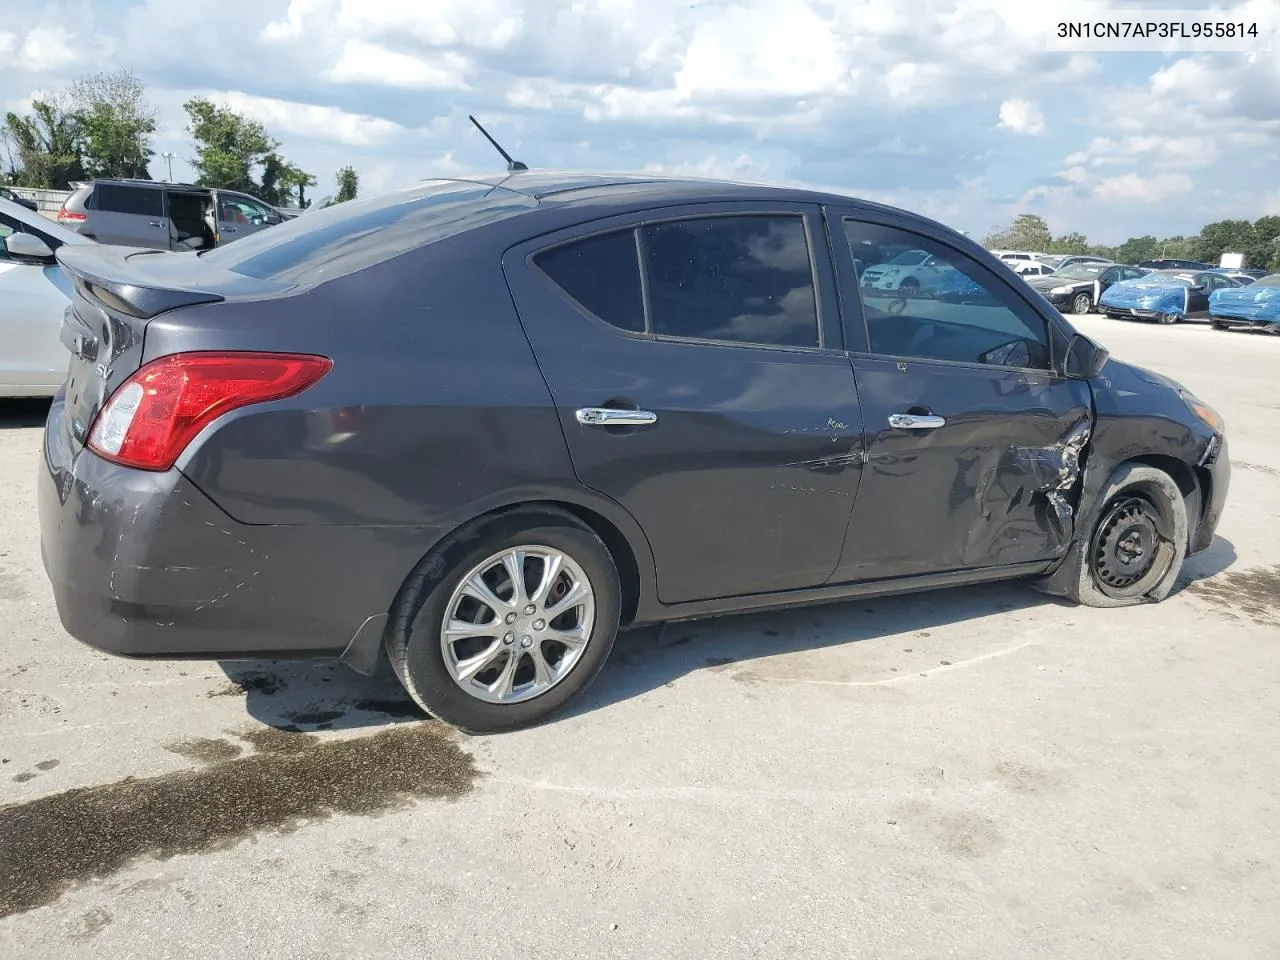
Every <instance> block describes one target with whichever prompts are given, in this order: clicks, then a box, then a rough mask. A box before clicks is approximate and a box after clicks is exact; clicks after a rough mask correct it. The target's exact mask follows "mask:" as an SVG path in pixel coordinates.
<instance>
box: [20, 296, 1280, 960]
mask: <svg viewBox="0 0 1280 960" xmlns="http://www.w3.org/2000/svg"><path fill="white" fill-rule="evenodd" d="M1078 325H1079V326H1080V327H1081V328H1082V329H1083V330H1084V331H1085V332H1087V333H1089V334H1092V335H1094V336H1096V337H1098V338H1099V339H1100V340H1101V341H1102V342H1103V343H1104V344H1106V345H1107V346H1108V347H1110V348H1111V349H1112V351H1113V352H1114V353H1115V354H1117V355H1118V356H1121V357H1123V358H1125V359H1129V360H1133V361H1136V362H1138V363H1141V364H1144V365H1147V366H1150V367H1153V368H1154V369H1157V370H1159V371H1161V372H1164V373H1167V374H1169V375H1170V376H1173V377H1174V378H1175V379H1178V380H1181V381H1182V382H1183V383H1185V384H1186V385H1187V386H1188V387H1190V388H1191V389H1192V390H1194V391H1195V392H1196V393H1198V394H1199V395H1200V396H1201V397H1202V398H1203V399H1204V400H1206V401H1208V402H1210V403H1212V404H1214V405H1215V406H1217V407H1218V409H1219V410H1220V411H1221V412H1222V413H1223V414H1224V416H1225V417H1226V420H1227V423H1228V432H1229V438H1230V450H1231V456H1232V460H1233V462H1234V467H1235V469H1234V474H1233V478H1232V490H1231V495H1230V499H1229V503H1228V507H1227V511H1226V515H1225V517H1224V519H1223V522H1222V525H1221V528H1220V530H1219V539H1218V540H1217V541H1216V542H1215V544H1214V545H1213V547H1212V548H1211V549H1210V550H1209V551H1207V552H1206V553H1204V554H1202V555H1200V556H1198V557H1196V558H1194V559H1192V560H1190V561H1189V562H1188V564H1187V566H1186V568H1185V571H1184V578H1183V584H1182V586H1181V587H1180V589H1179V590H1178V591H1177V592H1176V593H1175V594H1174V595H1173V596H1172V597H1170V599H1168V600H1167V601H1166V602H1164V603H1163V604H1160V605H1156V606H1148V607H1142V608H1137V609H1126V610H1118V611H1104V610H1095V609H1086V608H1078V607H1072V606H1068V605H1064V604H1060V603H1058V602H1056V601H1054V600H1052V599H1050V598H1048V597H1045V596H1042V595H1040V594H1038V593H1035V592H1033V591H1031V590H1030V589H1028V588H1026V587H1025V586H1022V585H1019V584H1012V585H994V586H989V587H983V588H966V589H961V590H955V591H946V592H938V593H933V594H925V595H919V596H915V597H904V598H895V599H885V600H874V601H862V602H852V603H844V604H838V605H832V606H825V607H814V608H810V609H807V610H801V611H793V612H786V613H775V614H766V615H754V616H740V617H733V618H726V619H722V620H718V621H707V622H702V623H694V624H676V625H670V626H668V627H667V628H665V629H664V630H662V631H655V630H646V631H637V632H635V633H633V634H629V635H624V636H623V637H622V638H621V640H620V641H619V645H618V648H617V650H616V652H615V655H614V658H613V660H612V661H611V663H610V665H609V667H608V668H607V669H606V671H605V672H604V674H602V676H601V677H600V679H599V680H598V681H597V683H596V685H595V687H593V688H592V690H591V691H589V694H588V697H587V698H586V699H585V700H584V701H583V702H581V703H580V704H579V705H578V706H577V707H576V708H575V709H574V710H573V711H572V712H571V713H570V714H568V715H566V716H564V717H562V718H560V719H559V720H558V721H557V722H554V723H551V724H548V725H546V726H543V727H541V728H539V729H536V730H531V731H527V732H521V733H516V734H510V735H505V736H500V737H490V738H467V737H463V736H460V735H456V734H452V733H450V732H449V731H447V730H444V729H441V727H440V725H439V724H436V723H433V722H430V721H422V720H420V719H418V718H417V717H416V716H415V715H414V714H413V713H412V711H410V710H409V709H408V705H407V704H406V702H405V700H404V698H403V696H402V694H401V693H400V691H399V689H398V688H397V687H396V685H395V683H394V681H393V680H391V679H389V678H388V677H386V676H380V677H377V678H373V679H367V678H362V677H359V676H357V675H355V674H353V673H350V672H348V671H346V670H345V669H344V668H341V667H337V666H334V665H331V664H279V663H241V664H217V663H135V662H127V661H121V660H117V659H112V658H108V657H105V656H102V655H99V654H96V653H94V652H92V651H91V650H89V649H87V648H85V647H83V646H81V645H79V644H77V643H75V642H74V641H72V640H70V639H69V638H68V637H67V636H66V635H65V634H64V633H63V632H62V630H61V627H60V626H59V623H58V620H57V615H56V612H55V610H54V608H53V603H52V600H51V598H50V595H49V591H48V588H47V585H46V582H45V579H44V574H43V571H42V569H41V565H40V554H39V544H38V540H37V529H36V517H35V496H34V489H33V486H34V482H35V477H36V473H37V463H38V458H39V449H40V432H39V427H38V424H39V422H40V419H41V417H42V414H43V410H41V408H40V407H39V406H38V405H30V404H22V405H8V406H4V407H0V761H2V762H0V804H7V805H9V806H6V807H4V808H3V809H0V956H3V957H12V958H25V957H50V958H52V957H58V958H76V957H94V958H101V957H111V958H125V957H146V958H158V957H174V958H187V957H195V956H244V957H280V958H312V957H314V958H327V957H339V956H347V957H379V958H380V957H397V958H402V957H415V958H428V957H442V958H444V957H449V958H456V957H485V958H490V957H493V958H505V957H511V958H517V957H518V958H530V957H554V958H557V960H563V958H573V957H590V958H601V957H615V956H616V957H623V956H627V957H634V956H644V957H659V956H679V957H685V956H687V957H696V958H711V957H778V958H797V957H822V958H832V957H858V958H878V957H884V958H888V957H911V958H927V957H936V958H941V957H962V958H969V957H972V958H975V960H977V958H981V960H994V958H1010V960H1013V958H1017V960H1025V958H1028V957H1038V958H1039V957H1063V958H1066V957H1070V958H1081V957H1106V958H1112V957H1116V958H1119V957H1133V958H1142V960H1149V958H1152V957H1186V958H1197V960H1204V958H1219V957H1220V958H1231V960H1249V958H1272V960H1274V958H1275V957H1277V956H1280V910H1277V908H1276V905H1277V904H1278V903H1280V380H1278V379H1277V371H1280V337H1269V336H1266V335H1257V334H1254V335H1249V334H1235V333H1220V332H1215V331H1212V330H1210V329H1209V328H1208V326H1207V325H1205V324H1197V323H1189V324H1184V325H1178V326H1175V327H1160V326H1155V325H1150V324H1136V323H1133V324H1131V323H1122V322H1117V321H1109V320H1105V319H1103V318H1100V317H1086V318H1083V319H1079V323H1078Z"/></svg>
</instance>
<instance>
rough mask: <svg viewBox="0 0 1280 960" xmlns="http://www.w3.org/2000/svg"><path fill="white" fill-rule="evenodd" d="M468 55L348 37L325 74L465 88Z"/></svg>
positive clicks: (350, 80) (343, 79)
mask: <svg viewBox="0 0 1280 960" xmlns="http://www.w3.org/2000/svg"><path fill="white" fill-rule="evenodd" d="M469 69H470V65H469V63H468V62H467V58H466V57H464V56H462V55H461V54H457V53H453V52H449V51H446V52H444V53H440V54H436V55H434V56H432V57H430V58H427V57H415V56H411V55H409V54H406V53H397V52H396V51H394V50H388V49H386V48H385V47H381V46H379V45H378V44H375V43H369V42H367V41H364V40H348V41H347V42H346V43H345V44H344V45H343V48H342V57H341V59H339V60H338V62H337V64H336V65H335V66H334V67H333V69H332V70H330V71H328V72H327V73H326V74H325V76H326V78H327V79H329V80H332V81H333V82H334V83H373V84H379V85H382V86H388V87H408V88H410V89H419V90H431V89H434V90H465V89H467V81H466V74H467V71H468V70H469Z"/></svg>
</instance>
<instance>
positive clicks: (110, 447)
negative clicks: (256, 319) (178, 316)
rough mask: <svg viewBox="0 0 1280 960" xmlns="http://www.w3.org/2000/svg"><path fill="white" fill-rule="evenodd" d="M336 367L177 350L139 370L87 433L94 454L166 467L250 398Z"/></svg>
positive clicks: (258, 399)
mask: <svg viewBox="0 0 1280 960" xmlns="http://www.w3.org/2000/svg"><path fill="white" fill-rule="evenodd" d="M332 367H333V361H331V360H330V359H329V358H328V357H317V356H311V355H309V354H296V353H204V352H201V353H178V354H173V355H172V356H168V357H161V358H160V359H159V360H154V361H152V362H151V363H148V364H147V365H146V366H144V367H142V369H140V370H139V371H138V372H137V373H135V374H134V375H133V376H131V377H130V378H129V379H128V380H126V381H125V382H124V383H122V384H121V385H120V387H119V389H117V390H116V391H115V393H113V394H112V395H111V398H110V399H109V400H108V401H107V402H106V404H105V405H104V406H103V407H102V410H101V412H100V413H99V414H98V417H97V419H96V420H95V421H94V424H93V429H92V430H91V431H90V433H89V441H88V446H89V449H90V450H92V451H93V452H94V453H96V454H97V455H98V456H100V457H102V458H104V459H106V460H111V461H113V462H114V463H119V464H121V465H123V466H126V467H135V468H137V469H139V470H168V469H169V468H170V467H172V466H173V464H174V461H175V460H177V459H178V457H179V456H180V455H181V453H182V451H183V450H185V449H186V447H187V444H189V443H190V442H191V441H192V439H194V438H195V436H196V434H198V433H199V432H200V431H201V430H203V429H204V428H205V427H207V426H208V425H209V424H210V423H212V422H213V421H214V420H216V419H217V418H218V417H220V416H222V415H223V414H224V413H229V412H230V411H232V410H237V409H239V408H240V407H245V406H248V405H249V404H251V403H264V402H266V401H268V400H283V399H285V398H286V397H292V396H294V395H295V394H298V393H301V392H302V391H303V390H305V389H307V387H309V386H311V385H312V384H314V383H315V382H316V381H317V380H319V379H320V378H321V377H323V376H324V375H325V374H326V373H328V372H329V370H330V369H331V368H332Z"/></svg>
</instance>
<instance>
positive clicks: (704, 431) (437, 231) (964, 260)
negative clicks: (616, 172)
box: [38, 172, 1230, 731]
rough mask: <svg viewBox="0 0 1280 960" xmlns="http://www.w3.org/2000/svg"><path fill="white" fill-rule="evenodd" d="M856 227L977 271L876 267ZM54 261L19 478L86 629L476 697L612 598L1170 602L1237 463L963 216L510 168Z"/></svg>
mask: <svg viewBox="0 0 1280 960" xmlns="http://www.w3.org/2000/svg"><path fill="white" fill-rule="evenodd" d="M864 247H873V248H876V249H892V248H894V247H898V248H904V249H920V250H925V251H928V252H929V253H930V254H931V255H933V256H935V257H938V258H939V259H940V260H942V261H943V262H945V263H946V264H948V265H949V266H950V267H951V268H952V269H954V270H956V271H958V272H960V273H963V274H964V275H965V276H967V277H968V278H969V280H970V282H972V283H973V284H974V285H976V286H977V287H980V288H981V289H983V290H985V291H986V294H987V296H986V299H985V300H982V301H981V302H977V303H974V302H963V303H960V302H957V303H948V302H944V301H941V300H937V299H931V298H913V299H904V298H903V297H902V296H901V295H900V294H899V293H898V292H896V291H893V290H880V289H870V288H866V287H863V286H862V285H860V284H859V282H858V276H857V274H856V270H855V267H854V259H853V255H852V251H853V250H859V249H863V248H864ZM59 258H60V261H61V263H62V265H63V268H64V269H65V270H66V272H67V273H68V274H69V275H70V276H71V277H73V278H74V280H75V286H76V295H75V300H74V303H73V308H72V310H69V311H68V314H67V318H66V321H65V327H64V330H63V333H62V339H63V342H64V343H66V344H67V345H68V347H69V348H70V350H71V360H70V365H69V376H68V381H67V383H66V385H65V386H64V388H63V389H62V390H61V391H60V392H59V394H58V396H57V397H56V398H55V399H54V402H53V404H52V407H51V409H50V412H49V419H48V423H47V426H46V429H45V436H44V456H43V457H42V460H41V468H40V469H41V474H42V475H41V477H40V478H39V493H38V497H39V505H40V526H41V542H42V552H43V557H44V561H45V567H46V570H47V571H48V575H49V578H50V580H51V582H52V585H53V591H54V596H55V597H56V600H57V606H58V611H59V614H60V616H61V618H62V622H63V624H64V625H65V626H66V629H67V630H68V631H69V632H70V633H71V634H72V636H74V637H77V638H79V639H80V640H82V641H85V642H87V643H89V644H91V645H93V646H95V647H98V648H100V649H103V650H107V651H111V652H114V653H118V654H126V655H129V656H134V657H203V658H224V659H226V658H230V659H236V658H248V657H257V656H267V657H279V656H289V655H301V656H326V657H337V658H340V659H341V660H343V661H344V662H346V663H348V664H350V665H351V666H353V667H355V668H357V669H359V670H363V671H370V670H372V669H373V668H374V666H375V665H376V664H377V662H378V660H379V658H380V657H381V656H383V651H384V650H385V654H386V655H387V656H388V657H389V659H390V663H391V665H392V666H393V668H394V669H395V671H396V672H397V674H398V675H399V677H400V679H401V680H402V681H403V683H404V686H405V688H406V689H407V690H408V692H409V694H410V695H411V696H412V697H413V698H414V699H415V700H416V701H417V702H418V703H419V704H420V705H421V706H422V707H423V708H424V709H425V710H427V711H429V712H431V713H433V714H435V715H436V716H438V717H441V718H443V719H444V720H447V721H449V722H451V723H454V724H456V725H458V726H460V727H462V728H464V729H467V730H472V731H494V730H501V729H506V728H511V727H516V726H520V725H523V724H527V723H530V722H533V721H536V720H539V719H541V718H543V717H544V716H546V715H548V714H550V713H551V712H552V711H554V710H556V709H557V708H559V707H561V706H563V705H564V704H565V703H566V702H567V701H568V700H570V698H572V697H573V696H574V695H575V694H578V693H580V692H581V691H582V690H583V689H584V688H585V687H586V686H587V685H588V684H589V683H590V682H591V680H592V678H594V677H595V676H596V674H597V673H598V672H599V671H600V669H601V668H602V666H603V665H604V663H605V660H606V658H607V657H608V655H609V651H610V649H611V647H612V645H613V641H614V636H615V632H616V631H617V630H618V629H619V627H620V625H622V626H625V625H633V624H639V623H646V622H657V621H664V620H671V619H676V618H693V617H700V616H711V615H715V614H722V613H728V612H732V611H742V610H754V609H760V608H765V607H776V606H787V605H794V604H800V603H808V602H815V601H826V600H837V599H842V598H849V597H865V596H870V595H881V594H890V593H900V592H907V591H914V590H923V589H928V588H933V587H941V586H954V585H958V584H967V583H976V582H982V581H991V580H1004V579H1013V578H1028V579H1030V580H1032V581H1034V582H1035V583H1036V584H1037V585H1038V586H1039V587H1040V589H1042V590H1045V591H1047V592H1049V593H1053V594H1058V595H1061V596H1064V597H1069V598H1071V599H1073V600H1075V601H1077V602H1081V603H1086V604H1090V605H1095V606H1119V605H1126V604H1137V603H1142V602H1150V601H1157V600H1161V599H1163V598H1164V597H1165V596H1166V595H1167V594H1168V593H1169V591H1170V589H1171V588H1172V586H1173V584H1174V582H1175V580H1176V579H1177V577H1178V575H1179V570H1180V569H1181V567H1182V563H1183V558H1184V557H1185V556H1187V555H1188V554H1192V553H1196V552H1198V551H1200V550H1203V549H1204V548H1205V547H1206V546H1207V545H1208V544H1209V542H1210V541H1211V540H1212V538H1213V535H1214V529H1215V527H1216V526H1217V524H1218V519H1219V516H1220V515H1221V512H1222V509H1223V503H1224V501H1225V498H1226V495H1227V487H1228V474H1229V469H1230V468H1229V464H1228V458H1227V449H1226V440H1225V437H1224V433H1223V424H1222V421H1221V420H1220V419H1219V417H1218V415H1217V414H1216V413H1214V412H1213V411H1212V410H1211V409H1210V408H1209V407H1207V406H1205V405H1204V404H1203V403H1202V402H1201V401H1200V400H1198V399H1196V398H1195V397H1194V396H1192V395H1191V394H1189V393H1188V392H1187V391H1186V390H1184V389H1182V388H1181V387H1180V386H1179V385H1178V384H1176V383H1174V382H1173V381H1171V380H1168V379H1166V378H1164V377H1162V376H1160V375H1158V374H1155V373H1151V372H1148V371H1146V370H1142V369H1139V368H1137V367H1132V366H1129V365H1128V364H1125V363H1122V362H1120V361H1118V360H1115V359H1109V358H1108V355H1107V351H1106V350H1105V349H1103V348H1102V347H1100V346H1099V345H1097V344H1096V343H1094V342H1093V341H1091V340H1090V339H1089V338H1087V337H1085V336H1082V335H1080V334H1078V333H1076V332H1075V331H1074V330H1073V329H1072V327H1071V326H1070V325H1069V324H1068V323H1067V321H1066V320H1065V319H1064V318H1062V317H1061V316H1060V315H1059V314H1058V313H1057V312H1056V311H1054V310H1053V309H1051V308H1050V306H1049V305H1048V304H1047V303H1046V302H1045V301H1044V300H1043V299H1042V298H1040V297H1037V296H1034V295H1032V293H1031V291H1029V290H1028V289H1027V288H1026V286H1025V285H1024V284H1023V283H1022V282H1021V281H1020V280H1019V279H1018V278H1017V277H1016V276H1014V274H1013V273H1011V272H1010V271H1009V270H1008V268H1007V267H1005V266H1004V265H1002V264H1000V263H999V262H998V261H997V260H995V259H994V258H993V257H992V256H991V255H990V254H988V253H986V252H985V251H984V250H983V249H982V248H981V247H979V246H978V245H977V244H975V243H974V242H972V241H971V240H969V239H967V238H966V237H964V236H962V235H960V234H958V233H956V232H954V231H952V230H949V229H947V228H945V227H943V226H940V225H939V224H937V223H935V222H933V221H930V220H927V219H924V218H922V217H919V216H914V215H912V214H908V213H905V212H902V211H899V210H895V209H892V208H889V207H884V206H879V205H875V204H871V203H864V202H860V201H857V200H852V199H849V198H845V197H840V196H837V195H828V194H821V193H814V192H809V191H804V190H797V189H783V188H777V187H772V188H771V187H758V186H745V185H735V184H729V183H721V182H706V181H694V180H663V179H659V178H653V177H639V176H637V177H634V178H607V177H592V176H569V175H555V174H546V173H534V172H523V173H518V174H514V175H512V174H506V173H504V174H502V175H501V176H495V177H492V178H486V179H480V180H450V181H432V182H426V183H422V184H419V185H415V186H413V187H411V188H408V189H404V190H401V191H397V192H393V193H389V194H385V195H383V196H379V197H371V198H366V199H358V200H353V201H349V202H347V203H342V204H337V205H334V206H332V207H329V208H326V209H323V210H318V211H316V212H314V213H308V214H307V215H305V216H301V217H298V218H297V219H296V220H292V221H290V222H288V223H285V224H282V225H281V226H278V227H273V228H272V229H271V230H266V231H263V232H262V233H260V234H258V235H256V236H253V237H249V238H247V239H245V240H242V241H240V242H238V243H235V244H232V245H231V246H228V247H224V248H219V249H215V250H211V251H208V252H206V253H202V254H200V255H198V256H197V255H192V254H180V253H159V252H152V251H132V250H129V249H126V248H121V247H107V246H100V245H99V246H93V247H82V248H75V249H72V248H70V247H64V248H62V249H61V250H60V251H59ZM850 616H856V614H854V613H850Z"/></svg>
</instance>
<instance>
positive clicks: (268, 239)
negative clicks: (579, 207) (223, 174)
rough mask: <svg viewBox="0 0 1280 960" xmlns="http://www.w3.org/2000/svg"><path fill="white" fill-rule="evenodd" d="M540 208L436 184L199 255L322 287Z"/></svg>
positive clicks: (520, 198) (477, 189)
mask: <svg viewBox="0 0 1280 960" xmlns="http://www.w3.org/2000/svg"><path fill="white" fill-rule="evenodd" d="M536 206H537V201H536V200H532V199H530V198H529V197H526V196H524V195H523V194H519V193H515V192H514V191H511V190H505V189H503V188H501V187H492V186H488V185H486V184H476V183H465V182H455V181H432V182H429V183H424V184H415V185H414V186H413V187H409V188H406V189H402V190H396V191H393V192H391V193H385V194H380V195H377V196H374V197H369V198H367V199H363V200H348V201H346V202H345V203H336V204H334V205H333V206H330V207H325V208H324V209H323V210H317V211H314V212H310V213H303V214H302V215H301V216H299V217H297V218H296V219H294V220H289V221H288V222H286V223H283V224H280V225H279V226H274V227H268V228H267V229H265V230H262V231H261V232H259V233H255V234H253V235H252V236H249V237H246V238H245V239H243V240H237V241H236V242H235V243H232V244H228V245H227V246H225V247H218V248H216V249H214V250H210V251H209V252H208V253H203V254H201V255H200V256H201V259H202V260H206V261H208V262H209V264H210V265H216V266H217V267H219V268H220V269H223V270H232V271H234V272H236V273H241V274H244V275H245V276H250V277H255V278H257V279H259V280H274V281H278V282H280V283H323V282H324V281H326V280H333V279H334V278H336V277H343V276H347V275H348V274H351V273H355V272H356V271H358V270H363V269H365V268H366V267H371V266H373V265H374V264H378V263H382V262H383V261H385V260H390V259H392V258H393V257H397V256H400V255H401V254H403V253H408V252H409V251H410V250H414V249H416V248H418V247H421V246H424V245H426V244H428V243H434V242H436V241H437V240H443V239H446V238H448V237H451V236H454V235H455V234H459V233H462V232H464V231H466V230H470V229H472V228H474V227H480V226H484V225H485V224H489V223H496V222H497V221H499V220H505V219H506V218H508V217H512V216H515V215H517V214H520V213H524V212H525V211H528V210H532V209H534V208H535V207H536Z"/></svg>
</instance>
